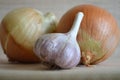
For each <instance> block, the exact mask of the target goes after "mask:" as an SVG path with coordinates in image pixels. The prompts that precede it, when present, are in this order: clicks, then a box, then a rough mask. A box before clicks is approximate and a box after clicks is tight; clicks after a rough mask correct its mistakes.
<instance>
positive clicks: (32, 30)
mask: <svg viewBox="0 0 120 80" xmlns="http://www.w3.org/2000/svg"><path fill="white" fill-rule="evenodd" d="M56 24H57V22H56V17H55V15H54V14H53V13H46V14H45V15H44V14H43V13H42V12H40V11H38V10H36V9H33V8H19V9H15V10H13V11H11V12H9V13H8V14H7V15H6V16H5V17H4V18H3V20H2V21H1V27H0V39H1V44H2V48H3V50H4V52H5V54H6V55H7V56H8V58H9V60H10V61H18V62H39V61H40V60H39V58H38V57H37V56H36V55H35V54H34V52H33V45H34V44H35V41H36V40H37V39H38V37H40V36H41V35H43V34H45V33H51V32H53V31H54V30H55V28H56Z"/></svg>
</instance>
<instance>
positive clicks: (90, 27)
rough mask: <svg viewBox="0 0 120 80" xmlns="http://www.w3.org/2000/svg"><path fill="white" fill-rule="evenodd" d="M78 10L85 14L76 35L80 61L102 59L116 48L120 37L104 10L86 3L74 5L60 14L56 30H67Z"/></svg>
mask: <svg viewBox="0 0 120 80" xmlns="http://www.w3.org/2000/svg"><path fill="white" fill-rule="evenodd" d="M80 11H81V12H83V13H84V15H85V16H84V18H83V20H82V22H81V27H80V29H79V32H78V37H77V41H78V43H79V46H80V48H81V53H82V60H81V62H82V63H83V64H85V65H90V64H96V63H99V62H101V61H104V60H105V59H107V58H108V57H109V56H110V55H111V54H112V53H113V51H114V50H115V49H116V47H117V45H118V42H119V39H120V31H119V28H118V25H117V22H116V20H115V19H114V17H113V16H112V15H111V14H110V13H109V12H107V11H106V10H104V9H102V8H99V7H97V6H94V5H88V4H86V5H78V6H75V7H73V8H72V9H70V10H68V11H67V12H66V13H65V14H64V15H63V16H62V18H61V19H60V22H59V24H58V26H57V28H56V32H58V33H59V32H62V33H65V32H67V31H69V30H70V28H71V25H72V23H73V21H74V17H75V14H76V13H77V12H80Z"/></svg>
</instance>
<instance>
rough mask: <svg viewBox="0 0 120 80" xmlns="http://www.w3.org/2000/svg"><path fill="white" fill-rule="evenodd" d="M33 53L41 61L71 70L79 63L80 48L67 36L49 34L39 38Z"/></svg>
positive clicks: (74, 40)
mask: <svg viewBox="0 0 120 80" xmlns="http://www.w3.org/2000/svg"><path fill="white" fill-rule="evenodd" d="M34 51H35V53H36V55H37V56H39V57H40V59H42V60H43V61H46V62H49V63H54V64H56V65H57V66H59V67H61V68H72V67H75V66H76V65H77V64H78V63H79V62H80V57H81V55H80V48H79V46H78V43H77V41H76V39H73V38H72V37H71V35H69V34H61V33H53V34H52V33H51V34H46V35H44V36H41V37H40V38H39V39H38V40H37V42H36V44H35V48H34Z"/></svg>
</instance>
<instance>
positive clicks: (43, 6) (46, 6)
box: [0, 0, 120, 80]
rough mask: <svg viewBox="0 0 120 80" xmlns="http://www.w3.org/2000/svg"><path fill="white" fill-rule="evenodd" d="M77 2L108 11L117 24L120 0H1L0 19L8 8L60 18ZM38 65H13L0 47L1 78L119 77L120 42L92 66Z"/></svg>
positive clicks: (117, 79) (119, 79)
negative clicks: (50, 67)
mask: <svg viewBox="0 0 120 80" xmlns="http://www.w3.org/2000/svg"><path fill="white" fill-rule="evenodd" d="M80 4H94V5H96V6H99V7H102V8H105V9H106V10H108V11H109V12H110V13H111V14H112V15H113V16H114V17H115V19H116V20H117V22H118V25H119V26H120V0H0V20H2V18H3V17H4V16H5V15H6V14H7V13H8V12H9V11H11V10H13V9H15V8H19V7H32V8H36V9H39V10H40V11H42V12H44V13H46V12H53V13H55V15H56V16H57V17H58V20H59V19H60V17H61V16H62V15H63V14H64V13H65V12H66V11H67V10H69V9H70V8H72V7H74V6H76V5H80ZM45 69H46V67H45V66H43V65H41V64H12V63H9V62H8V61H7V57H6V56H5V55H4V53H3V50H2V48H1V47H0V80H9V79H11V80H12V79H14V80H20V79H21V80H26V79H28V80H35V79H39V80H47V79H48V80H56V79H57V80H68V79H69V80H70V79H71V80H73V79H74V80H75V79H76V80H78V79H79V80H80V79H86V80H113V79H114V80H120V45H119V46H118V47H117V49H116V50H115V52H114V54H113V55H112V56H111V57H110V58H109V59H107V60H106V61H104V62H102V63H100V64H98V65H94V66H92V67H85V66H79V67H76V68H73V69H70V70H45Z"/></svg>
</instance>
